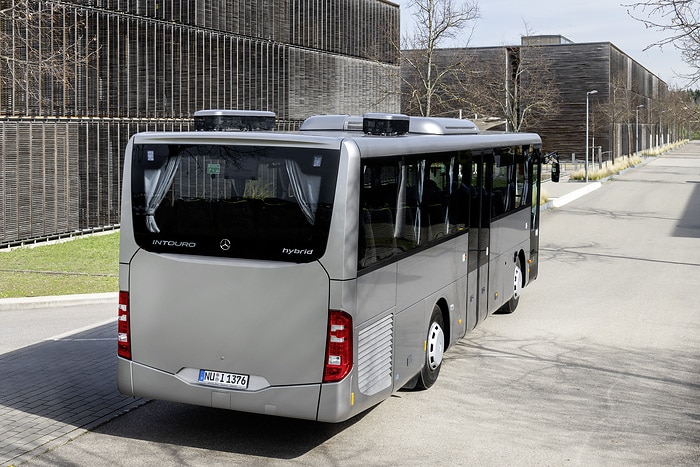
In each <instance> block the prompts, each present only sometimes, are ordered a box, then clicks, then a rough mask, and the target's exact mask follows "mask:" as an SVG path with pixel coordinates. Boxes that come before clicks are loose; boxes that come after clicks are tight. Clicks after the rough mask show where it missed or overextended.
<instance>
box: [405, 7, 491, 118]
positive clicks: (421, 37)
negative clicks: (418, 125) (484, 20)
mask: <svg viewBox="0 0 700 467" xmlns="http://www.w3.org/2000/svg"><path fill="white" fill-rule="evenodd" d="M409 8H411V9H413V10H414V11H413V18H414V28H413V33H412V34H411V35H407V36H405V37H404V38H403V39H402V44H401V48H402V54H401V60H402V67H401V68H402V72H401V81H402V86H401V87H402V94H403V99H402V100H403V107H404V111H405V112H406V113H417V114H420V115H424V116H429V115H431V114H433V110H434V107H435V101H436V100H440V99H441V98H443V97H444V96H445V93H444V92H443V91H444V88H445V83H446V80H447V79H448V77H449V76H450V75H452V74H454V71H455V70H456V69H460V68H461V67H462V61H461V59H460V58H459V54H451V55H449V54H448V55H447V56H446V55H444V54H443V55H442V57H443V58H444V59H443V60H440V61H439V60H438V54H437V51H438V49H440V47H441V46H443V45H444V44H445V42H446V41H448V40H453V39H458V38H460V37H464V38H465V41H464V46H465V47H466V45H467V44H468V42H469V36H470V34H471V33H469V34H467V33H466V32H465V31H466V30H467V29H469V25H470V24H471V23H472V22H473V21H475V20H476V19H477V18H478V17H479V6H478V4H477V3H476V2H472V1H471V0H462V1H459V0H411V1H410V2H409Z"/></svg>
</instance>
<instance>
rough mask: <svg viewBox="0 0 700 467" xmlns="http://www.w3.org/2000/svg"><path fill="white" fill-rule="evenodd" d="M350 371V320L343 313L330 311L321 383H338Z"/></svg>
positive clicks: (347, 315)
mask: <svg viewBox="0 0 700 467" xmlns="http://www.w3.org/2000/svg"><path fill="white" fill-rule="evenodd" d="M351 369H352V318H351V317H350V315H349V314H347V313H345V312H344V311H338V310H330V311H329V313H328V336H327V341H326V364H325V367H324V370H323V382H324V383H334V382H336V381H340V380H341V379H343V378H345V377H346V376H347V375H348V373H350V370H351Z"/></svg>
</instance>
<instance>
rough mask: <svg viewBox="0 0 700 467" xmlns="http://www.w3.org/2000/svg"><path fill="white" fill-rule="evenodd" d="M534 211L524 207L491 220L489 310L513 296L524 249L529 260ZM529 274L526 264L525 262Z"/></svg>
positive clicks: (497, 307) (496, 308)
mask: <svg viewBox="0 0 700 467" xmlns="http://www.w3.org/2000/svg"><path fill="white" fill-rule="evenodd" d="M529 232H530V210H529V208H527V207H526V208H522V209H520V210H518V211H516V212H513V213H511V214H510V215H508V216H505V217H502V218H500V219H496V220H494V221H493V222H492V223H491V230H490V235H491V248H490V253H489V255H490V260H489V261H490V266H489V268H490V271H491V273H490V275H489V291H490V293H489V295H490V297H489V312H490V313H491V312H494V311H496V310H498V309H499V308H500V307H501V306H503V304H504V303H506V302H507V301H508V300H510V299H511V297H513V272H514V268H515V260H516V258H517V257H518V256H519V254H520V253H521V252H522V253H523V255H524V257H525V259H526V260H527V255H528V254H529V245H530V238H529ZM521 268H524V269H523V274H525V270H526V269H527V268H526V265H525V266H524V265H521Z"/></svg>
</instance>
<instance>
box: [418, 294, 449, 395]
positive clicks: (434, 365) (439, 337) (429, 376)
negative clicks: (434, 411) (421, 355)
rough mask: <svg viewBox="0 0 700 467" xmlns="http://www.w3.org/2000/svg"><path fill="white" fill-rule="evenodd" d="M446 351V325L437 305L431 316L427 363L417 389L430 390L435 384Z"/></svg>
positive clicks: (427, 338)
mask: <svg viewBox="0 0 700 467" xmlns="http://www.w3.org/2000/svg"><path fill="white" fill-rule="evenodd" d="M444 351H445V324H444V321H443V319H442V311H441V310H440V307H439V306H437V305H435V307H434V308H433V314H432V315H431V316H430V325H429V326H428V335H427V337H426V345H425V362H424V365H423V369H422V370H421V372H420V375H419V377H418V381H417V382H416V388H417V389H428V388H429V387H430V386H432V385H433V384H435V381H437V379H438V375H439V374H440V367H441V366H442V354H443V352H444Z"/></svg>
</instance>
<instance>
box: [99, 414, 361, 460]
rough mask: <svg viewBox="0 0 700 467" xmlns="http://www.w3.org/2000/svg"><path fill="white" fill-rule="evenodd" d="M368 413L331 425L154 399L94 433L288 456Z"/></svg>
mask: <svg viewBox="0 0 700 467" xmlns="http://www.w3.org/2000/svg"><path fill="white" fill-rule="evenodd" d="M370 411H371V409H370ZM368 412H369V411H366V412H363V413H362V414H360V415H358V416H356V417H354V418H352V419H351V420H348V421H346V422H342V423H337V424H331V423H320V422H315V421H311V420H297V419H291V418H283V417H273V416H269V415H260V414H253V413H244V412H236V411H231V410H224V409H215V408H209V407H199V406H194V405H188V404H179V403H174V402H165V401H151V402H150V403H148V404H146V405H145V406H143V407H141V408H139V410H137V411H133V412H130V413H128V414H126V415H125V416H123V417H120V418H118V419H116V420H113V421H112V422H110V423H109V424H106V425H103V426H101V427H99V428H98V429H97V430H94V431H95V433H98V434H102V435H108V436H115V437H119V438H130V439H135V440H141V441H146V442H150V443H157V444H158V445H161V446H163V445H173V446H178V447H189V448H196V449H204V450H207V451H216V452H222V453H235V454H241V455H251V456H258V457H266V458H271V459H282V460H285V459H287V460H288V459H295V458H298V457H301V456H303V455H304V454H306V453H307V452H309V451H312V450H314V449H316V448H318V446H320V445H322V444H323V443H325V442H326V441H328V440H329V439H331V438H332V437H334V436H336V435H337V434H338V433H340V432H342V431H343V430H345V429H346V428H348V427H350V426H352V425H353V424H355V423H357V422H358V421H359V420H361V419H362V418H363V417H364V416H365V415H366V414H367V413H368Z"/></svg>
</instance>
